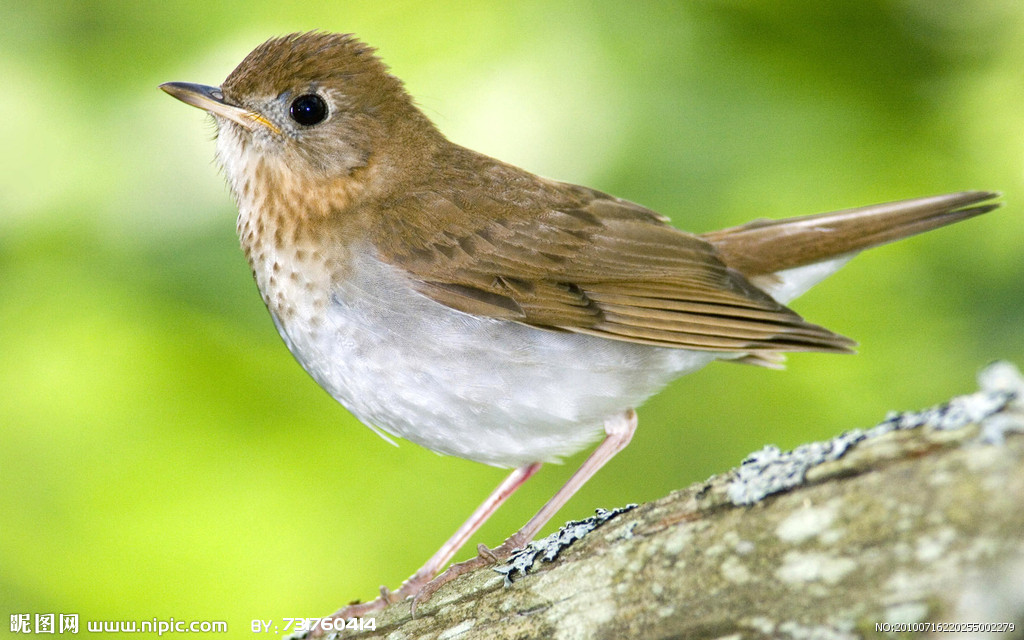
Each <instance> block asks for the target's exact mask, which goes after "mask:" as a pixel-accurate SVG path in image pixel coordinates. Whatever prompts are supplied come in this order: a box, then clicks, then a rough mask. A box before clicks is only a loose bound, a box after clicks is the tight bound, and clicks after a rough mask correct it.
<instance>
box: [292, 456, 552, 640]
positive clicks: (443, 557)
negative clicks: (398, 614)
mask: <svg viewBox="0 0 1024 640" xmlns="http://www.w3.org/2000/svg"><path fill="white" fill-rule="evenodd" d="M540 467H541V463H539V462H535V463H533V464H529V465H526V466H525V467H519V468H518V469H516V470H514V471H513V472H512V473H510V474H509V475H508V477H507V478H505V480H504V481H503V482H502V483H501V484H500V485H498V488H497V489H495V490H494V491H493V492H491V495H489V496H487V499H486V500H484V502H483V504H481V505H480V506H479V507H477V509H476V511H474V512H473V515H471V516H469V519H468V520H466V521H465V522H464V523H463V524H462V526H461V527H459V529H458V531H456V532H455V534H454V535H452V537H451V538H449V539H448V541H447V542H445V543H444V544H443V545H441V548H440V549H438V550H437V553H435V554H434V555H433V556H431V557H430V559H429V560H427V562H426V564H424V565H423V566H422V567H421V568H420V570H419V571H417V572H416V573H414V574H412V575H411V576H410V577H409V578H408V579H407V580H406V581H405V582H403V583H402V586H400V587H399V588H398V589H397V590H395V591H390V590H388V588H387V587H381V588H380V597H379V598H376V599H375V600H371V601H370V602H361V603H359V604H350V605H348V606H346V607H342V608H341V609H339V610H338V611H336V612H335V613H333V614H331V615H330V616H328V618H329V619H331V620H337V619H347V618H358V617H362V616H364V615H366V614H368V613H373V612H374V611H379V610H380V609H383V608H384V607H386V606H387V605H389V604H391V603H393V602H398V601H399V600H404V599H405V598H407V597H409V596H412V595H416V594H417V593H419V592H420V591H421V590H422V589H423V587H424V585H426V584H427V583H428V582H430V580H431V578H433V577H434V576H436V575H437V574H438V572H440V571H441V569H443V568H444V566H445V565H446V564H448V561H449V560H451V559H452V556H454V555H455V554H456V553H458V551H459V549H461V548H462V546H463V545H464V544H466V541H467V540H469V539H470V538H471V537H472V536H473V534H474V533H476V531H477V529H479V528H480V527H481V526H482V525H483V523H484V522H486V521H487V518H489V517H490V516H491V514H493V513H494V512H495V511H497V510H498V507H500V506H501V505H502V503H503V502H505V500H507V499H508V497H509V496H511V495H512V494H513V493H515V491H516V489H518V488H519V487H521V486H523V483H524V482H526V481H527V480H529V478H530V476H532V475H533V474H535V473H537V471H538V470H539V469H540ZM323 633H324V629H323V627H321V626H320V625H317V626H316V627H315V628H314V629H313V630H312V632H311V633H310V634H309V637H311V638H319V637H320V636H322V635H323Z"/></svg>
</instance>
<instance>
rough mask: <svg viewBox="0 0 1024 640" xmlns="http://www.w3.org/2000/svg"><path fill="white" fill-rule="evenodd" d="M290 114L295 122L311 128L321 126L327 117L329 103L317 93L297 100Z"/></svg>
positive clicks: (289, 111)
mask: <svg viewBox="0 0 1024 640" xmlns="http://www.w3.org/2000/svg"><path fill="white" fill-rule="evenodd" d="M288 113H290V114H291V116H292V120H294V121H295V122H298V123H299V124H301V125H304V126H307V127H311V126H313V125H314V124H320V123H321V122H323V121H324V118H326V117H327V103H326V102H324V99H323V98H321V97H320V96H318V95H316V94H315V93H310V94H307V95H304V96H299V97H298V98H295V100H294V101H293V102H292V106H291V108H290V109H289V110H288Z"/></svg>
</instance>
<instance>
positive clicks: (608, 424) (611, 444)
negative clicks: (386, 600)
mask: <svg viewBox="0 0 1024 640" xmlns="http://www.w3.org/2000/svg"><path fill="white" fill-rule="evenodd" d="M604 431H605V438H604V440H602V441H601V444H599V445H597V448H596V449H594V452H593V453H591V454H590V457H589V458H587V459H586V461H585V462H584V463H583V465H582V466H580V468H579V469H577V470H576V473H574V474H573V475H572V477H571V478H569V481H568V482H566V483H565V484H564V485H563V486H562V488H561V489H559V490H558V492H557V493H555V495H554V496H553V497H552V498H551V499H550V500H548V501H547V504H545V505H544V506H543V507H541V509H540V511H538V512H537V515H535V516H533V517H532V518H530V520H529V521H528V522H527V523H526V524H525V525H523V528H522V529H520V530H519V531H517V532H515V533H513V534H512V535H511V536H509V538H508V539H507V540H505V542H503V543H502V544H501V546H499V547H496V548H494V549H487V548H486V547H484V546H483V545H480V547H479V548H480V555H479V556H477V557H476V558H473V559H471V560H466V561H465V562H460V563H458V564H454V565H452V566H451V567H449V568H448V570H447V571H445V572H444V573H442V574H441V575H439V576H437V577H436V578H434V579H433V580H431V581H430V582H429V583H428V584H426V585H425V586H424V587H423V589H422V590H421V591H420V592H419V593H418V594H416V596H415V598H414V599H413V609H414V611H415V607H416V604H417V603H418V602H422V601H424V600H426V599H427V598H428V597H430V595H431V594H433V593H434V592H435V591H437V589H438V588H439V587H441V585H443V584H445V583H447V582H449V581H450V580H452V579H454V578H457V577H458V576H460V575H462V574H464V573H468V572H469V571H472V570H474V569H477V568H479V567H483V566H486V565H488V564H491V563H493V562H497V561H499V560H504V559H506V558H508V557H509V556H510V555H511V554H512V552H513V551H514V550H516V549H521V548H522V547H525V546H526V545H527V544H529V542H530V541H531V540H533V537H534V536H536V535H537V532H538V531H540V530H541V528H542V527H543V526H544V525H545V524H547V523H548V521H549V520H551V518H552V517H553V516H554V515H555V514H556V513H557V512H558V510H559V509H561V508H562V507H563V506H564V505H565V503H566V502H568V501H569V499H570V498H572V496H573V494H575V493H576V492H577V491H579V489H580V487H582V486H583V485H584V484H586V482H587V480H590V478H591V477H593V475H594V474H595V473H597V471H598V469H600V468H601V467H603V466H604V465H605V463H607V462H608V461H609V460H611V459H612V458H614V457H615V454H617V453H618V452H620V451H622V450H623V449H624V448H625V447H626V445H627V444H629V441H630V440H631V439H632V438H633V432H635V431H636V411H634V410H633V409H627V410H626V411H625V412H623V413H622V414H621V415H618V416H615V417H614V418H610V419H608V420H607V421H605V423H604Z"/></svg>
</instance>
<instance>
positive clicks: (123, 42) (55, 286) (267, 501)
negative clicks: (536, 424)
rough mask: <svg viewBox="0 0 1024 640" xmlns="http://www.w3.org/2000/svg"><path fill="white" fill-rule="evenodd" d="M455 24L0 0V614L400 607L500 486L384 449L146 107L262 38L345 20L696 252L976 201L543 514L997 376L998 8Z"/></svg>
mask: <svg viewBox="0 0 1024 640" xmlns="http://www.w3.org/2000/svg"><path fill="white" fill-rule="evenodd" d="M463 5H464V3H461V2H446V1H439V0H430V1H423V2H411V1H410V2H390V3H381V2H377V3H364V2H359V3H357V2H336V3H330V4H329V6H321V3H306V2H292V1H285V0H272V1H264V0H247V1H245V2H218V3H208V2H184V1H175V0H165V1H163V2H160V3H129V2H122V1H120V0H118V1H113V0H111V1H107V2H96V1H94V2H73V1H66V2H58V1H51V2H47V3H10V2H8V3H3V4H2V5H0V24H2V25H3V26H2V27H0V76H2V77H3V78H4V90H3V91H2V92H0V122H2V124H0V145H2V149H3V153H2V154H0V163H2V164H0V176H2V178H0V180H2V188H0V389H2V391H0V508H2V510H3V514H4V518H3V524H2V525H0V605H2V607H0V608H2V609H3V610H4V612H9V613H46V612H58V613H60V612H64V613H79V614H80V615H81V616H82V618H83V621H84V620H85V619H96V618H129V619H150V618H152V617H160V618H168V617H172V616H173V617H174V618H176V619H186V620H187V619H220V620H227V621H228V623H229V625H230V628H231V630H232V635H248V634H249V624H250V620H252V619H254V618H263V619H271V618H273V619H277V620H278V622H280V619H281V618H283V617H295V616H313V615H319V614H324V613H327V612H329V611H333V610H334V608H335V607H336V606H338V605H341V604H343V603H345V602H347V601H349V600H351V599H354V598H363V599H366V598H371V597H373V595H374V593H375V589H376V587H377V585H379V584H388V585H391V586H397V585H398V583H400V582H401V581H402V580H403V579H404V578H405V577H406V576H407V575H408V574H410V573H411V572H412V571H413V570H415V569H416V568H417V567H418V566H419V565H420V563H421V562H422V561H423V560H425V559H426V558H427V557H428V556H429V555H430V554H431V553H433V551H434V550H435V549H436V548H437V547H438V545H440V543H441V542H442V541H443V540H444V539H445V538H446V537H447V536H448V535H449V534H450V533H451V532H452V531H453V530H454V529H455V528H456V527H457V526H458V525H459V524H460V523H461V522H462V520H463V519H464V518H465V517H466V516H467V515H468V514H469V512H470V511H471V510H472V509H473V508H474V507H475V506H476V505H477V503H478V502H479V501H480V500H482V499H483V497H484V496H485V495H486V494H487V493H488V492H489V491H490V490H491V489H492V488H493V486H494V485H496V484H497V483H498V482H499V481H500V480H501V478H502V477H503V476H504V473H505V472H504V471H502V470H499V469H493V468H489V467H485V466H481V465H478V464H474V463H470V462H466V461H462V460H457V459H453V458H441V457H438V456H436V455H435V454H433V453H431V452H429V451H425V450H422V449H419V448H418V447H416V446H414V445H410V444H402V446H400V447H398V448H393V447H391V446H390V445H388V444H386V443H385V442H384V441H382V440H381V439H379V438H377V437H376V436H375V435H373V434H372V433H371V432H370V431H369V430H368V429H366V428H364V427H362V426H360V425H359V424H358V423H357V422H356V421H355V420H354V419H353V418H352V417H351V416H349V415H348V413H347V412H346V411H345V410H344V409H343V408H342V407H341V406H340V405H338V404H336V403H335V402H334V401H333V400H332V399H331V398H329V397H328V396H327V395H326V394H325V393H324V392H322V391H321V390H320V389H319V388H318V387H317V386H316V385H315V384H314V383H313V381H312V380H311V379H309V378H308V377H307V376H306V374H305V373H304V372H303V371H302V370H301V369H300V368H299V366H298V365H297V364H296V363H295V362H294V361H293V360H292V358H291V356H290V355H289V354H288V352H287V350H286V349H285V347H284V346H283V344H282V343H281V341H280V339H279V338H278V336H277V334H276V333H275V331H274V328H273V326H272V324H271V322H270V319H269V317H268V315H267V313H266V310H265V309H264V308H263V305H262V303H261V302H260V298H259V296H258V295H257V293H256V290H255V286H254V284H253V283H252V280H251V277H250V275H249V272H248V268H247V266H246V264H245V262H244V259H243V257H242V255H241V252H240V251H239V249H238V247H237V240H236V239H235V237H234V216H235V210H234V207H233V204H232V202H231V200H230V198H229V195H228V193H227V190H226V188H225V187H224V186H223V184H222V181H221V177H220V176H219V175H218V172H217V170H216V168H215V167H214V166H213V164H212V161H211V159H212V157H213V151H214V144H213V142H212V140H211V138H212V134H213V127H212V125H211V124H210V122H208V120H207V118H206V117H205V116H204V115H203V114H201V113H200V112H199V111H197V110H195V109H190V108H188V107H186V106H184V105H182V104H181V103H179V102H177V101H175V100H172V99H171V98H169V97H168V96H166V95H164V94H163V93H162V92H160V91H159V90H158V89H157V85H158V84H159V83H161V82H164V81H169V80H182V81H193V82H202V83H207V84H219V83H220V82H221V81H222V80H223V79H224V77H226V75H227V74H228V73H229V72H230V71H231V69H232V68H233V67H234V66H235V64H237V63H238V62H239V61H240V60H241V59H242V58H243V57H244V56H245V54H246V53H248V51H249V50H250V49H252V48H253V47H255V46H256V45H257V44H259V43H260V42H262V41H263V40H264V39H266V38H268V37H270V36H274V35H280V34H283V33H287V32H290V31H296V30H307V29H312V28H320V29H325V30H332V31H353V32H355V33H357V34H359V35H360V36H361V37H363V38H364V39H365V40H367V41H368V42H370V43H372V44H374V45H375V46H377V47H378V48H379V50H380V53H381V55H382V56H383V58H384V59H385V60H386V61H387V62H388V63H389V64H390V65H391V67H392V70H393V71H394V72H395V74H396V75H398V76H399V77H401V78H403V79H404V80H405V81H406V83H407V85H408V88H409V90H410V92H411V93H412V94H413V95H414V96H416V98H417V100H418V102H419V104H420V105H421V106H422V107H423V108H424V110H425V111H426V112H427V114H428V115H429V116H430V117H431V118H432V119H433V120H434V121H435V122H436V123H437V124H438V126H439V127H440V128H441V129H442V130H443V131H445V132H446V133H447V134H448V135H449V137H451V138H452V139H454V140H455V141H457V142H459V143H461V144H464V145H467V146H470V147H473V148H476V149H478V150H481V151H483V152H486V153H489V154H491V155H495V156H497V157H500V158H502V159H504V160H507V161H510V162H513V163H515V164H519V165H521V166H524V167H526V168H528V169H530V170H533V171H535V172H537V173H540V174H542V175H546V176H550V177H555V178H559V179H563V180H568V181H572V182H579V183H584V184H587V185H589V186H593V187H596V188H599V189H602V190H605V191H609V192H612V193H615V194H616V195H620V196H622V197H625V198H628V199H631V200H634V201H637V202H640V203H643V204H645V205H647V206H649V207H652V208H654V209H657V210H659V211H661V212H663V213H665V214H666V215H669V216H670V217H671V218H672V219H673V221H674V223H675V224H677V225H678V226H681V227H684V228H686V229H688V230H692V231H706V230H711V229H714V228H718V227H721V226H726V225H733V224H739V223H742V222H745V221H747V220H750V219H753V218H758V217H783V216H791V215H798V214H808V213H815V212H819V211H825V210H830V209H837V208H843V207H849V206H856V205H861V204H870V203H874V202H880V201H886V200H893V199H899V198H905V197H912V196H919V195H929V194H935V193H941V192H946V191H955V190H960V189H969V188H979V189H996V190H1000V191H1002V192H1003V193H1004V194H1005V201H1006V206H1005V207H1004V208H1003V209H1001V210H999V211H998V212H996V213H993V214H990V215H988V216H985V217H984V218H981V219H977V220H973V221H969V222H967V223H964V224H962V225H958V226H957V227H955V228H952V229H946V230H942V231H939V232H936V233H933V234H929V235H928V236H926V237H919V238H915V239H913V240H910V241H907V242H904V243H901V244H900V245H898V246H891V247H885V248H882V249H878V250H875V251H873V252H871V254H870V255H867V256H862V257H861V258H859V259H857V260H856V261H854V263H853V264H852V265H850V266H849V267H847V268H846V269H845V270H844V271H842V272H841V273H839V274H837V275H836V276H833V277H832V278H831V279H830V280H829V281H827V282H826V283H824V284H823V285H822V286H820V287H819V288H818V289H816V290H815V291H813V292H811V293H810V294H808V295H806V296H805V297H804V298H803V299H801V300H799V301H797V303H796V304H795V307H796V309H797V310H798V311H800V312H801V313H803V314H804V315H805V316H806V317H807V318H809V319H811V320H812V321H814V322H817V323H821V324H824V325H826V326H829V327H830V328H832V329H834V330H837V331H840V332H842V333H844V334H847V335H849V336H852V337H854V338H856V339H858V340H859V341H860V342H861V349H860V354H859V355H857V356H852V357H844V356H827V355H796V356H792V357H791V358H790V360H789V369H788V371H786V372H772V371H766V370H761V369H757V368H753V367H742V366H734V365H728V364H719V365H713V366H711V367H709V368H708V369H707V370H705V371H703V372H701V373H699V374H697V375H693V376H690V377H687V378H684V379H682V380H680V381H678V382H677V383H675V384H673V385H672V386H671V387H670V388H669V389H667V390H666V391H665V392H663V393H662V394H660V395H659V396H658V397H656V398H655V399H653V400H652V401H650V402H649V403H648V404H647V405H646V406H645V407H644V408H643V409H642V410H641V411H640V429H639V431H638V433H637V436H636V438H635V439H634V441H633V444H632V446H631V447H629V448H628V449H627V450H626V451H625V452H623V453H622V454H621V455H620V456H618V457H617V458H616V459H615V460H614V461H613V462H612V463H611V464H610V465H609V466H608V468H607V469H605V470H604V471H603V472H602V473H601V474H599V475H598V476H597V477H596V478H595V480H594V481H592V482H591V483H590V484H589V485H587V486H586V487H585V488H584V489H583V490H582V491H581V492H580V493H579V495H578V496H577V497H576V498H575V499H574V500H573V501H572V502H571V503H570V504H569V506H568V507H567V508H566V509H564V510H563V512H562V513H560V514H559V516H557V517H556V522H555V523H553V524H559V523H561V522H562V521H564V520H565V519H569V518H578V517H583V516H586V515H588V514H589V513H591V511H592V510H593V509H594V508H595V507H598V506H603V507H613V506H618V505H622V504H624V503H626V502H642V501H646V500H651V499H655V498H658V497H660V496H662V495H664V494H666V493H667V492H669V491H671V490H672V489H675V488H679V487H683V486H686V485H688V484H690V483H691V482H694V481H697V480H702V479H704V478H706V477H707V476H708V475H710V474H712V473H715V472H719V471H724V470H726V469H728V468H729V467H731V466H734V465H736V464H737V463H738V462H739V461H740V460H741V459H742V457H743V456H744V455H745V454H746V453H747V452H749V451H751V450H754V449H757V448H760V447H761V446H762V445H764V444H766V443H776V444H778V445H780V446H782V447H787V448H788V447H792V446H795V445H797V444H799V443H801V442H804V441H807V440H810V439H820V438H826V437H828V436H831V435H833V434H836V433H838V432H840V431H842V430H845V429H849V428H853V427H858V426H869V425H872V424H874V423H876V422H877V421H879V420H881V419H882V418H883V416H884V415H885V413H886V411H888V410H889V409H897V408H906V409H909V408H920V407H923V406H928V405H931V404H935V403H937V402H940V401H942V400H945V399H947V398H948V397H950V396H952V395H955V394H959V393H966V392H969V391H972V390H973V389H974V388H975V382H974V375H975V373H976V371H977V370H978V368H980V367H981V366H983V365H984V364H986V363H987V362H989V361H991V360H993V359H997V358H1007V359H1011V360H1014V361H1016V362H1017V363H1018V364H1021V363H1024V340H1022V335H1021V318H1022V315H1024V309H1022V306H1024V299H1022V294H1024V257H1022V246H1024V227H1022V224H1021V221H1022V217H1021V215H1022V210H1024V184H1022V178H1024V76H1022V74H1024V8H1022V7H1021V4H1020V2H1019V0H991V1H977V2H968V3H936V2H932V1H930V0H902V1H888V2H886V1H880V0H874V1H872V0H862V1H860V2H856V3H853V2H849V3H845V2H844V3H822V2H820V0H803V1H795V2H787V3H775V2H760V1H754V0H751V1H749V2H740V1H732V2H727V1H722V2H693V3H681V2H647V3H631V4H628V5H627V4H624V3H621V2H599V3H584V2H570V1H566V0H536V1H529V2H518V3H507V2H501V3H482V2H477V3H474V4H473V5H472V8H468V7H466V6H463ZM581 460H582V455H581V456H578V457H576V458H574V459H572V460H570V461H568V462H569V464H566V465H564V466H561V467H559V466H548V467H546V468H545V469H544V470H543V471H542V472H541V473H540V474H539V475H538V476H537V477H536V478H535V479H534V480H532V481H531V482H530V483H528V485H527V486H526V487H525V488H524V489H523V490H522V492H521V493H520V494H518V495H517V496H515V497H514V498H513V499H512V500H511V501H510V503H509V504H508V505H507V506H506V507H505V508H504V509H503V510H502V511H501V512H500V513H498V514H497V515H496V516H495V517H494V518H493V520H492V521H491V522H490V523H489V524H488V525H487V526H486V527H485V528H484V529H483V531H482V532H481V533H480V534H479V535H478V536H477V537H476V538H475V539H474V541H473V544H471V545H470V548H472V547H474V546H475V544H476V542H484V543H487V544H496V543H498V542H500V541H501V540H502V539H503V538H504V537H505V536H506V535H507V534H509V533H511V532H512V531H513V530H515V529H516V528H517V527H518V526H519V525H520V524H522V523H523V522H525V520H526V519H527V518H528V517H529V516H530V515H532V514H533V512H534V510H535V509H536V508H537V507H538V506H539V505H540V504H541V503H542V502H543V501H544V500H546V499H547V498H548V497H549V496H550V494H552V493H553V492H554V491H555V489H556V488H557V487H558V486H559V485H560V484H561V483H562V482H563V481H564V480H565V479H566V477H567V476H568V475H569V474H570V473H571V471H572V469H573V466H574V465H575V464H578V463H579V462H580V461H581ZM549 529H551V527H549ZM469 553H470V552H469V551H464V552H463V553H462V554H461V556H460V557H467V556H468V555H469ZM3 619H6V613H5V615H4V616H2V617H0V620H3ZM2 624H3V627H4V629H5V630H6V624H7V623H6V622H4V623H2ZM83 624H84V622H83Z"/></svg>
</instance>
